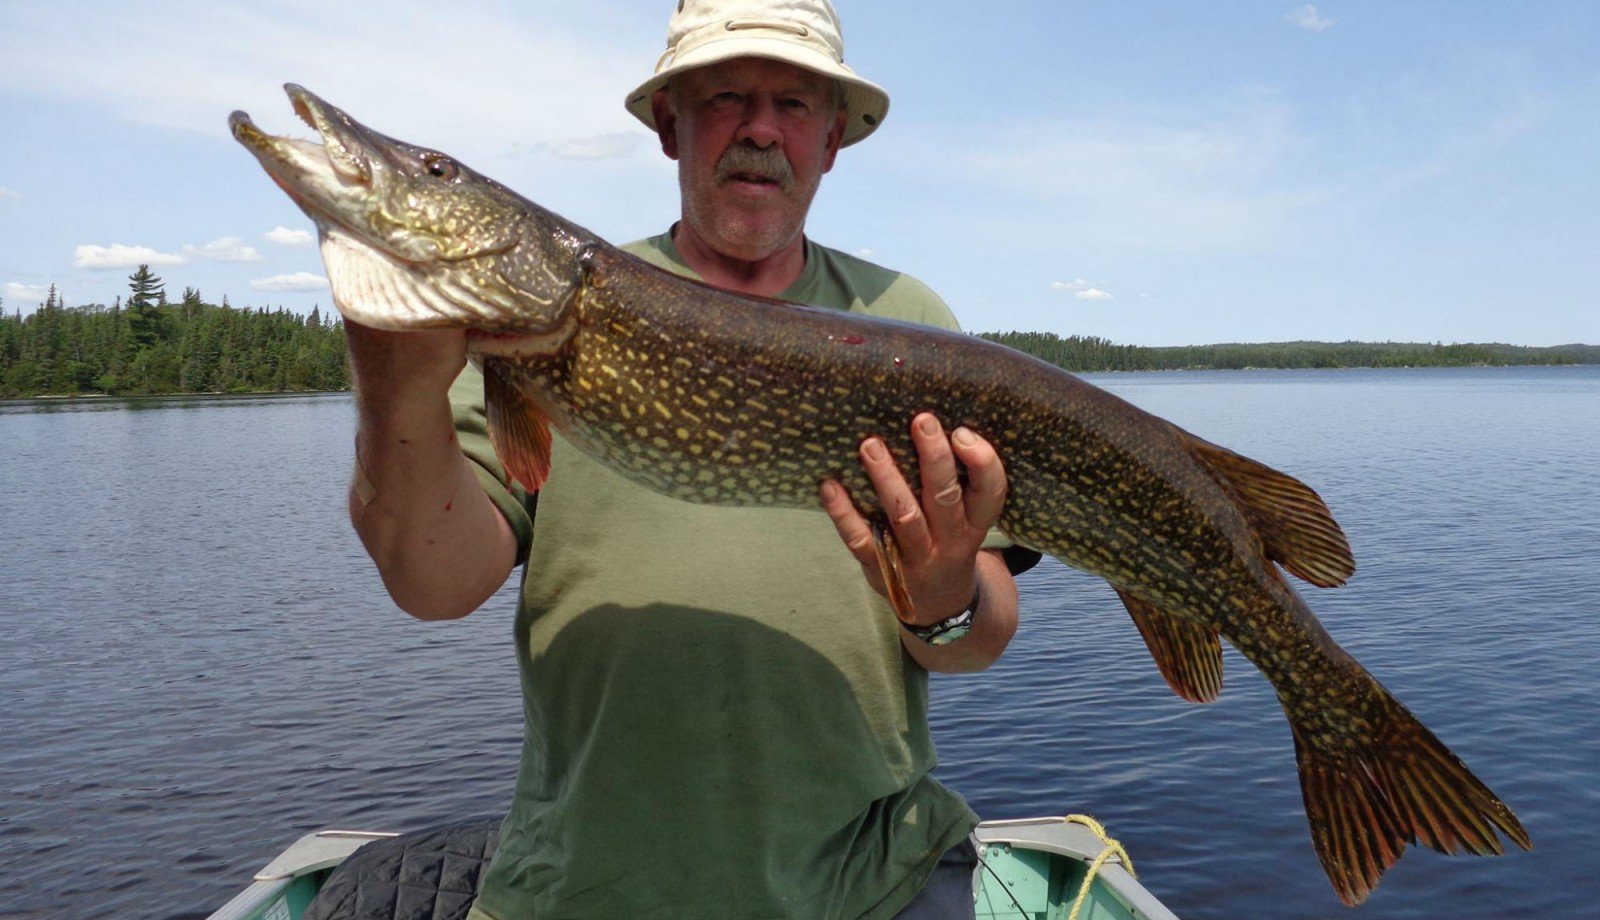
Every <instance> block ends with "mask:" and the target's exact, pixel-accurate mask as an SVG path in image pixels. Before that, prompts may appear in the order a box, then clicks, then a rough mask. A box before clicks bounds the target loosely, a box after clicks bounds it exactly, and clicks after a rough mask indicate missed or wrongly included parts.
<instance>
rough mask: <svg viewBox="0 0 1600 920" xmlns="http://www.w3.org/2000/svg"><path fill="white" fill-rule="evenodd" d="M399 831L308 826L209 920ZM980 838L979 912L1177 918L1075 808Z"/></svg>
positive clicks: (302, 883) (316, 879)
mask: <svg viewBox="0 0 1600 920" xmlns="http://www.w3.org/2000/svg"><path fill="white" fill-rule="evenodd" d="M394 836H396V835H395V834H388V833H376V832H368V831H340V830H326V831H319V832H317V833H314V834H307V835H305V836H304V837H301V838H300V839H299V840H296V841H295V842H294V843H293V844H292V845H291V846H290V847H289V848H288V849H287V850H284V851H283V852H282V853H280V854H279V855H278V857H277V858H276V859H274V860H272V862H270V863H268V864H267V865H266V867H265V868H263V869H262V870H261V871H260V872H258V873H256V875H255V878H254V880H253V881H252V882H251V884H250V886H249V887H248V888H246V889H245V890H244V891H242V892H240V893H239V894H238V895H237V896H236V897H234V899H233V900H231V901H229V902H228V903H227V904H225V905H223V906H222V908H221V909H220V910H218V911H217V912H216V913H214V914H212V915H211V918H210V920H300V916H301V914H303V913H304V912H305V909H306V906H307V905H309V904H310V903H311V899H312V898H313V897H315V896H316V894H317V891H318V890H319V889H320V888H321V887H322V883H323V882H324V881H326V880H327V878H328V876H329V875H330V874H331V873H332V872H333V870H334V869H335V868H336V867H337V866H338V865H339V864H340V863H342V862H344V860H345V859H346V858H347V857H349V856H350V854H352V853H354V852H355V851H356V850H357V849H359V848H360V847H361V846H362V845H363V844H366V843H369V842H371V841H373V840H381V839H386V838H389V837H394ZM977 838H978V843H979V848H978V852H979V857H980V858H981V860H982V863H983V864H982V866H981V867H980V868H979V870H978V877H979V882H978V890H977V892H976V898H977V908H978V911H977V912H978V918H979V920H1024V918H1026V920H1069V918H1070V917H1072V916H1073V911H1074V908H1076V910H1077V913H1076V917H1077V920H1177V917H1176V915H1174V914H1173V913H1172V911H1170V910H1168V909H1167V908H1166V907H1165V906H1163V905H1162V904H1161V902H1160V901H1158V900H1156V898H1155V896H1154V895H1152V894H1150V892H1149V891H1147V890H1145V888H1144V886H1143V885H1141V884H1139V882H1138V881H1137V880H1136V879H1135V878H1134V877H1133V875H1132V874H1130V872H1129V871H1128V870H1129V866H1128V865H1127V864H1126V862H1125V856H1124V855H1123V854H1121V851H1120V847H1117V846H1116V843H1115V841H1109V842H1108V838H1106V837H1105V836H1104V834H1103V831H1101V830H1100V828H1099V826H1098V825H1095V824H1094V823H1093V821H1091V820H1088V819H1082V818H1080V817H1079V816H1076V815H1075V816H1073V817H1072V818H1024V819H1020V820H1015V821H985V822H984V823H982V824H980V825H978V830H977ZM1091 871H1092V872H1093V878H1092V880H1091V881H1090V883H1089V885H1088V887H1087V890H1086V891H1085V890H1084V879H1085V877H1086V876H1087V875H1088V874H1089V873H1090V872H1091ZM1080 896H1081V899H1082V902H1081V904H1080V903H1079V900H1080Z"/></svg>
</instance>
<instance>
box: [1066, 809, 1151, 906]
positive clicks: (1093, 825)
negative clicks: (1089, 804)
mask: <svg viewBox="0 0 1600 920" xmlns="http://www.w3.org/2000/svg"><path fill="white" fill-rule="evenodd" d="M1062 820H1064V821H1066V822H1067V823H1068V824H1082V825H1083V826H1084V827H1087V828H1088V829H1089V830H1091V831H1093V832H1094V835H1095V836H1096V837H1099V838H1100V842H1101V843H1103V844H1105V845H1106V848H1105V849H1103V850H1101V851H1100V855H1099V856H1096V857H1095V858H1094V861H1093V862H1091V863H1089V870H1088V871H1087V872H1085V873H1084V875H1083V887H1082V888H1079V889H1078V899H1077V900H1076V901H1074V902H1072V913H1070V914H1068V915H1067V920H1078V911H1080V910H1082V909H1083V902H1084V901H1085V900H1087V899H1088V897H1089V889H1090V887H1092V886H1093V885H1094V877H1095V876H1096V875H1098V874H1099V873H1100V867H1101V866H1103V865H1105V864H1106V860H1108V859H1110V858H1111V857H1113V856H1115V857H1116V858H1117V860H1118V861H1119V862H1121V863H1122V868H1124V869H1126V870H1128V874H1129V875H1131V876H1133V877H1134V878H1138V877H1139V876H1138V874H1137V873H1136V872H1134V871H1133V860H1132V859H1130V858H1128V851H1127V850H1124V849H1123V848H1122V844H1120V843H1118V842H1117V841H1116V840H1115V839H1113V838H1111V837H1108V836H1107V835H1106V829H1105V826H1104V825H1102V824H1101V823H1100V822H1099V821H1096V820H1095V819H1093V818H1091V817H1089V816H1088V815H1067V816H1066V817H1065V818H1063V819H1062Z"/></svg>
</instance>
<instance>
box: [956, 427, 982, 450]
mask: <svg viewBox="0 0 1600 920" xmlns="http://www.w3.org/2000/svg"><path fill="white" fill-rule="evenodd" d="M951 437H953V438H955V442H956V443H957V444H960V445H961V446H962V447H971V446H972V445H974V444H976V443H978V436H977V435H975V434H973V433H972V429H971V428H957V429H956V433H955V434H953V435H951Z"/></svg>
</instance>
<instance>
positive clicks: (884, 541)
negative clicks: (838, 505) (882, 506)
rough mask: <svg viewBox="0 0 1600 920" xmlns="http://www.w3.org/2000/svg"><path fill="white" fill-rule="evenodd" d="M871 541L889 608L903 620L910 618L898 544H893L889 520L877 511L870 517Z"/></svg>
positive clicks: (909, 598) (908, 598)
mask: <svg viewBox="0 0 1600 920" xmlns="http://www.w3.org/2000/svg"><path fill="white" fill-rule="evenodd" d="M871 521H872V539H873V542H875V543H876V544H877V547H878V571H879V572H880V573H882V575H883V583H884V585H885V586H886V587H887V588H888V591H889V606H891V607H893V608H894V615H895V616H897V617H899V618H900V619H902V620H904V619H906V618H907V617H909V616H911V610H912V604H911V592H910V590H909V589H907V588H906V573H905V570H904V569H903V568H902V567H901V565H900V544H899V543H896V542H895V539H894V530H893V529H892V528H891V527H890V526H889V518H888V515H886V514H885V513H884V512H882V511H879V512H877V513H875V514H873V515H872V518H871Z"/></svg>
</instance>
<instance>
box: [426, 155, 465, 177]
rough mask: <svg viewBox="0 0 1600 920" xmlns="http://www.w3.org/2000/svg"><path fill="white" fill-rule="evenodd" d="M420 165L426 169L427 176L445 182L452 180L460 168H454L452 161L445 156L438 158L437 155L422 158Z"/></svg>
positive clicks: (454, 164)
mask: <svg viewBox="0 0 1600 920" xmlns="http://www.w3.org/2000/svg"><path fill="white" fill-rule="evenodd" d="M422 163H423V165H424V166H426V167H427V170H428V175H430V176H435V177H437V178H440V179H444V180H445V181H449V180H451V179H454V178H455V177H456V176H458V175H460V173H461V168H460V167H458V166H456V163H455V161H454V160H452V159H450V158H449V157H446V156H440V155H439V154H437V153H435V154H431V155H429V156H426V157H423V159H422Z"/></svg>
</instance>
